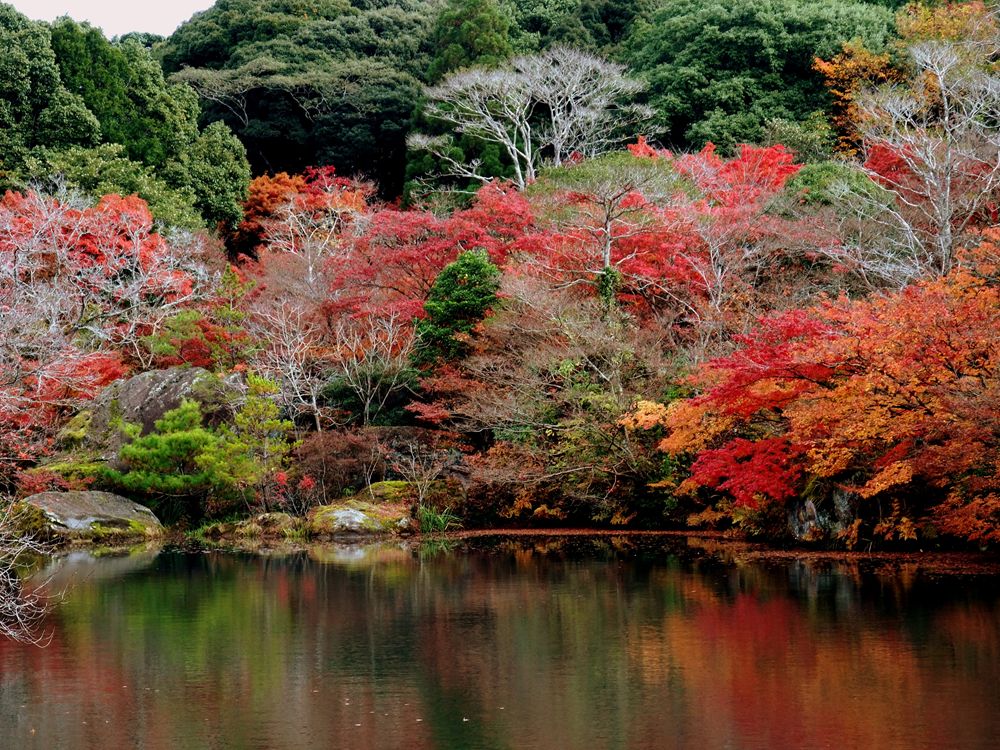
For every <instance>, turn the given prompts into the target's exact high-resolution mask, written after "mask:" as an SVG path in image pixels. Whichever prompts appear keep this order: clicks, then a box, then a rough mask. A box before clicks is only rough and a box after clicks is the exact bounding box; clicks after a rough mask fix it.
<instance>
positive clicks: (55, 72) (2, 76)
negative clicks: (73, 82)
mask: <svg viewBox="0 0 1000 750" xmlns="http://www.w3.org/2000/svg"><path fill="white" fill-rule="evenodd" d="M0 48H2V49H3V54H2V55H0V182H5V183H7V184H8V185H11V184H17V182H18V181H19V178H20V176H21V171H22V170H23V168H24V166H25V163H26V161H27V159H28V157H29V154H30V153H31V150H32V149H34V148H36V147H39V146H55V147H58V148H63V147H67V146H71V145H83V146H90V145H94V144H96V143H97V141H98V139H99V137H100V125H99V123H98V121H97V119H96V118H95V117H94V115H93V114H92V113H91V112H90V111H89V110H88V109H87V107H86V104H85V102H84V101H83V100H82V99H81V98H80V96H78V95H77V94H75V93H71V91H70V90H68V89H67V88H66V86H64V85H63V83H62V81H61V80H60V75H59V67H58V66H57V64H56V58H55V54H54V52H53V50H52V35H51V33H50V31H49V28H48V26H47V25H46V24H43V23H36V22H33V21H29V20H28V19H27V18H25V17H24V16H22V15H21V14H19V13H17V12H16V11H15V10H14V9H13V8H11V7H10V6H8V5H0Z"/></svg>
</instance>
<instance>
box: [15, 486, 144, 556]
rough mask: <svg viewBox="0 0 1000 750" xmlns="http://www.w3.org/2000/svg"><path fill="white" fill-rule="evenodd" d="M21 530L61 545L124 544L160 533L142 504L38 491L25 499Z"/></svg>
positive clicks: (85, 494)
mask: <svg viewBox="0 0 1000 750" xmlns="http://www.w3.org/2000/svg"><path fill="white" fill-rule="evenodd" d="M19 525H20V526H21V528H22V530H23V531H25V532H27V533H30V534H33V535H34V536H36V537H38V538H42V539H46V540H51V541H55V542H57V543H58V542H62V543H95V544H102V545H115V544H127V543H131V542H136V541H140V540H144V539H152V538H157V537H159V536H161V535H162V534H163V526H162V525H161V524H160V521H159V519H157V518H156V516H155V515H153V512H152V511H151V510H150V509H149V508H147V507H146V506H144V505H140V504H139V503H135V502H132V501H131V500H129V499H127V498H124V497H121V496H119V495H113V494H111V493H110V492H91V491H86V492H41V493H39V494H37V495H32V496H31V497H29V498H26V499H25V500H24V501H23V503H22V511H21V513H20V514H19Z"/></svg>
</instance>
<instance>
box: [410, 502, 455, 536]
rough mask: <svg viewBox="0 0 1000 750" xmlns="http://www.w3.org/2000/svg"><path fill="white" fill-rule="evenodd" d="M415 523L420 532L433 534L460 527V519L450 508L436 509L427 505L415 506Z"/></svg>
mask: <svg viewBox="0 0 1000 750" xmlns="http://www.w3.org/2000/svg"><path fill="white" fill-rule="evenodd" d="M417 523H418V524H419V525H420V533H421V534H435V533H440V532H443V531H451V530H453V529H460V528H462V519H461V517H459V516H457V515H456V514H455V513H452V511H451V508H444V509H443V510H437V509H435V508H431V507H429V506H427V505H420V506H418V507H417Z"/></svg>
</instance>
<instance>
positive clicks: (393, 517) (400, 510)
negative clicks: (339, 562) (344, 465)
mask: <svg viewBox="0 0 1000 750" xmlns="http://www.w3.org/2000/svg"><path fill="white" fill-rule="evenodd" d="M380 484H381V483H380ZM414 528H415V526H414V523H413V518H412V516H411V515H410V503H409V502H402V503H400V502H396V503H389V502H379V503H373V502H369V501H367V500H364V499H362V498H360V497H359V498H351V499H347V500H344V501H342V502H339V503H334V504H332V505H320V506H318V507H316V508H313V509H312V511H310V513H309V516H308V518H307V519H306V529H307V533H308V535H309V536H310V537H313V538H319V539H323V538H333V537H339V536H357V535H370V536H373V535H389V534H405V533H410V532H412V531H413V530H414Z"/></svg>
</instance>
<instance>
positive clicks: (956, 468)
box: [636, 231, 1000, 541]
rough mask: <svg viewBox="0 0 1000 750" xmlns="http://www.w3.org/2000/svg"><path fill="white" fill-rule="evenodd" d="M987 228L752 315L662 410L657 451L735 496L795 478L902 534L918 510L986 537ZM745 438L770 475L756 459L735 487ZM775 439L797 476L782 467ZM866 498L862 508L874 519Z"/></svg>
mask: <svg viewBox="0 0 1000 750" xmlns="http://www.w3.org/2000/svg"><path fill="white" fill-rule="evenodd" d="M998 240H1000V232H997V231H994V232H993V233H992V234H990V235H989V237H988V241H986V242H984V243H983V244H982V245H981V246H980V247H978V248H977V249H975V250H974V251H972V252H969V253H966V254H965V256H964V257H963V259H962V264H961V265H960V267H958V268H957V269H956V270H954V271H952V272H951V273H950V274H948V275H947V276H945V277H943V278H940V279H935V280H929V281H925V282H922V283H919V284H916V285H914V286H911V287H909V288H907V289H905V290H903V291H902V292H898V293H894V294H886V295H884V296H880V297H876V298H873V299H870V300H865V301H858V302H851V301H847V300H842V301H839V302H836V303H827V304H825V305H822V306H820V307H818V308H815V309H814V310H812V311H809V312H800V313H793V314H791V315H786V316H782V317H781V318H776V319H771V320H765V321H762V322H761V326H762V328H761V330H760V331H759V332H758V333H756V334H755V335H753V336H750V337H747V338H745V339H743V340H742V342H741V348H740V350H738V351H737V352H736V353H734V354H733V355H731V356H729V357H725V358H721V359H718V360H715V361H713V362H710V363H709V364H708V365H707V366H705V367H704V368H702V370H701V371H700V372H698V373H697V374H696V375H695V376H694V380H695V382H696V384H697V385H698V386H699V387H700V388H701V389H702V391H703V392H702V395H700V396H698V397H696V398H694V399H690V400H688V401H682V402H675V403H674V404H671V406H670V408H669V409H667V410H666V411H665V412H662V420H661V421H660V422H659V423H660V424H662V425H663V426H665V427H666V428H668V430H669V434H668V436H667V438H666V439H665V440H664V441H663V442H662V444H661V448H662V449H663V450H665V451H667V452H669V453H671V454H675V455H681V454H685V455H689V456H692V457H694V459H695V460H694V464H693V466H692V477H691V479H690V480H688V484H689V485H690V484H692V483H693V484H694V485H695V486H703V487H707V488H710V489H714V490H716V491H721V492H728V493H729V494H731V495H732V496H733V497H734V499H736V500H737V501H738V502H743V503H744V504H748V500H749V499H750V498H751V497H752V496H754V495H756V496H757V497H770V498H772V499H773V500H775V501H780V499H781V498H783V497H788V496H790V495H791V494H794V493H797V492H798V491H801V490H802V489H803V486H804V480H805V478H806V476H808V477H812V478H813V479H816V480H820V481H821V482H823V483H825V485H826V486H830V487H836V486H840V487H842V488H846V489H849V490H853V491H854V492H855V493H856V496H857V497H859V498H860V499H861V502H862V503H865V502H867V501H870V500H873V499H884V500H889V501H891V502H890V504H889V506H886V507H887V508H888V507H890V506H891V510H887V511H885V514H884V515H883V516H881V517H878V518H874V519H873V520H875V521H879V523H878V524H877V525H876V526H875V531H876V533H879V532H881V533H883V534H884V535H885V536H886V537H890V536H892V537H898V538H904V537H908V536H910V535H912V534H913V533H915V530H914V528H915V527H914V526H913V522H914V519H915V518H918V517H920V516H921V515H924V516H925V520H931V521H936V522H937V524H938V526H939V528H940V530H942V531H945V532H946V533H949V534H952V535H955V536H959V537H962V538H965V539H970V540H977V541H1000V416H998V414H997V411H996V409H995V404H996V403H997V402H998V400H1000V347H998V346H997V331H998V330H1000V287H998V286H997V283H996V276H995V274H996V253H997V246H996V244H995V243H996V242H997V241H998ZM649 412H650V410H649V409H648V408H647V409H643V410H642V414H648V413H649ZM640 416H641V415H640ZM636 421H637V423H638V422H639V421H642V423H643V424H648V423H650V420H647V419H645V417H642V419H641V420H640V418H639V417H637V418H636ZM653 421H654V422H655V421H656V420H653ZM775 441H781V442H780V445H779V443H776V442H775ZM749 443H753V444H758V445H759V446H761V450H765V451H766V454H767V455H768V456H770V457H769V458H767V460H766V461H765V463H764V464H761V466H764V465H765V464H766V466H767V467H768V471H769V472H771V476H772V479H773V480H774V481H773V483H772V484H769V485H766V486H764V485H762V486H758V484H759V482H760V480H761V476H760V474H761V471H760V467H757V469H756V470H754V471H750V470H749V469H748V470H747V473H749V474H756V475H757V476H755V477H754V480H753V482H749V484H748V480H747V479H746V477H742V478H741V477H740V476H738V474H739V472H737V471H736V467H737V466H738V465H739V464H740V463H742V462H744V461H751V462H753V461H759V460H761V456H762V455H763V454H761V453H760V451H759V450H757V449H755V448H751V447H750V445H749ZM781 446H787V448H782V451H790V453H788V454H787V455H792V456H794V455H800V456H801V458H800V459H799V464H800V465H801V468H802V469H803V470H804V472H805V476H803V477H801V478H800V477H797V476H796V475H795V472H794V471H789V470H788V465H787V464H786V463H785V459H784V458H779V457H778V455H779V454H778V453H775V449H776V448H779V447H781ZM782 455H786V454H782ZM748 488H749V489H748ZM748 491H750V492H751V493H752V494H751V495H748V494H746V493H747V492H748ZM749 504H752V503H749ZM878 505H879V503H877V502H868V504H867V506H866V507H867V511H866V510H865V508H862V510H861V513H862V514H864V513H866V512H868V513H869V514H870V515H871V516H877V515H878V509H877V506H878Z"/></svg>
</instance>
